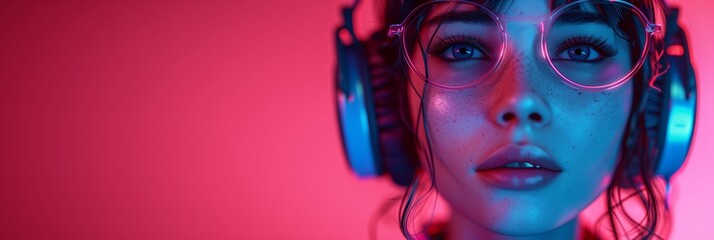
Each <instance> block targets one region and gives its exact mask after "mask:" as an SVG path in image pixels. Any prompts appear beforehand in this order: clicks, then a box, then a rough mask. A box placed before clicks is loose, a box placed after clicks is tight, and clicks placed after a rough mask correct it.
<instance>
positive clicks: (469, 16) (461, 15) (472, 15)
mask: <svg viewBox="0 0 714 240" xmlns="http://www.w3.org/2000/svg"><path fill="white" fill-rule="evenodd" d="M453 22H465V23H475V24H483V25H488V26H494V25H495V22H494V19H493V17H491V16H490V15H488V14H487V13H485V12H484V11H479V10H475V11H461V12H450V13H445V14H440V15H437V16H435V17H432V18H431V19H429V20H428V21H427V22H426V23H425V24H424V25H425V26H429V25H434V24H436V25H438V24H445V23H453Z"/></svg>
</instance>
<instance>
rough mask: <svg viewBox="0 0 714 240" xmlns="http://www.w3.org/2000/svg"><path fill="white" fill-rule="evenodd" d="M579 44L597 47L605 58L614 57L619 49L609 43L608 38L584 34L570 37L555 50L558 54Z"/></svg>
mask: <svg viewBox="0 0 714 240" xmlns="http://www.w3.org/2000/svg"><path fill="white" fill-rule="evenodd" d="M578 45H586V46H591V47H593V48H595V50H596V51H598V53H600V54H601V55H602V57H603V58H606V57H613V56H615V55H617V49H615V48H614V47H612V45H610V44H609V43H607V41H606V40H604V39H603V38H601V37H584V36H578V37H570V38H568V39H566V40H565V41H563V42H562V43H560V45H558V48H557V50H556V51H555V54H556V55H558V54H560V53H561V52H563V51H565V50H566V49H568V48H571V47H574V46H578Z"/></svg>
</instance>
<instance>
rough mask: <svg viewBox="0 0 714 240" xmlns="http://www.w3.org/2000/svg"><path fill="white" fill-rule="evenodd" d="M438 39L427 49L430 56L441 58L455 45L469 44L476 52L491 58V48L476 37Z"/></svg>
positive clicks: (462, 36) (457, 36)
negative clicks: (440, 56)
mask: <svg viewBox="0 0 714 240" xmlns="http://www.w3.org/2000/svg"><path fill="white" fill-rule="evenodd" d="M437 38H438V41H437V42H435V43H433V44H432V46H431V47H429V49H427V53H429V55H435V56H439V55H441V54H443V53H444V51H446V50H447V49H449V48H450V47H451V46H453V45H455V44H469V45H471V46H473V47H474V48H476V50H478V51H481V52H482V53H483V54H484V56H486V57H487V58H491V54H489V53H490V51H489V50H488V49H489V47H488V46H485V45H484V44H482V41H481V40H480V39H478V38H476V37H472V36H467V35H455V36H449V37H446V38H440V37H437Z"/></svg>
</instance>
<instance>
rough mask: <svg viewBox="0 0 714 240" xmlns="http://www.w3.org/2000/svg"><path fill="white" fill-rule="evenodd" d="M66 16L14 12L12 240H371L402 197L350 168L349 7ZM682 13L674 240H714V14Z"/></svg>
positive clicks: (13, 5) (5, 123)
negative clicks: (684, 70)
mask: <svg viewBox="0 0 714 240" xmlns="http://www.w3.org/2000/svg"><path fill="white" fill-rule="evenodd" d="M61 2H63V3H59V2H56V1H44V2H43V1H14V0H9V1H2V2H0V239H239V238H240V239H292V238H309V239H365V238H366V237H367V227H368V222H369V218H370V217H371V215H372V214H373V212H374V211H375V209H376V208H377V206H378V205H379V204H380V203H381V202H382V201H383V200H384V199H385V198H388V197H391V196H393V195H394V194H397V193H399V189H396V188H394V187H391V186H390V185H389V184H388V182H387V181H385V179H378V180H359V179H357V178H355V177H353V176H352V175H351V173H350V172H349V171H348V169H347V167H346V165H345V163H344V159H343V156H342V153H341V149H340V145H339V139H338V132H337V122H336V120H335V112H334V103H333V100H334V99H333V96H332V86H333V85H332V76H333V68H334V63H335V58H334V52H333V42H332V39H333V38H332V31H333V29H334V27H335V26H336V25H337V24H338V23H339V22H340V20H339V18H338V17H339V15H338V9H339V8H338V7H339V6H341V5H343V4H346V3H348V2H349V1H346V0H341V1H327V0H320V1H311V2H309V3H307V2H302V1H287V0H284V1H278V2H275V1H228V0H226V1H218V0H210V1H152V0H150V1H115V2H113V3H111V2H104V1H61ZM672 2H676V3H678V4H679V5H681V6H683V10H682V12H683V14H684V19H683V21H684V22H685V24H686V26H687V29H689V32H690V35H691V36H692V40H691V43H692V46H693V49H694V52H693V56H694V58H695V61H696V68H697V70H698V72H697V73H698V77H699V80H700V81H699V86H700V94H699V96H700V97H701V102H700V105H699V110H700V111H699V116H698V118H699V125H698V128H697V131H698V132H697V135H696V145H695V146H694V149H693V151H692V156H691V158H690V161H689V163H688V165H687V166H686V168H685V170H684V171H683V172H682V173H681V174H680V175H679V176H678V177H677V178H676V180H675V185H674V186H675V189H676V192H675V197H674V207H673V208H674V211H675V215H674V219H675V225H674V233H673V236H672V238H673V239H701V238H704V237H705V236H708V238H712V236H714V232H712V231H711V229H710V228H711V227H712V225H714V207H712V206H711V203H712V202H714V188H713V187H711V186H710V184H711V183H712V182H713V181H714V175H713V174H711V171H712V170H714V161H710V159H711V158H712V157H714V149H713V148H711V147H707V146H708V145H709V144H710V143H711V142H712V140H713V139H712V137H714V136H713V135H712V133H714V129H713V126H712V125H710V124H707V123H708V122H711V121H712V120H714V116H713V115H712V114H714V108H712V104H714V98H713V97H712V95H711V94H707V93H710V92H712V90H714V85H713V84H712V83H711V81H709V80H710V79H712V78H713V77H714V69H712V68H711V64H710V62H712V61H714V45H712V44H710V41H711V39H714V34H713V33H712V31H710V29H711V27H710V25H711V23H712V22H714V15H713V14H711V11H712V10H713V9H714V3H712V2H711V1H708V0H699V1H684V0H678V1H672ZM361 12H362V13H361V14H362V16H361V17H360V18H361V19H367V20H363V21H364V22H367V23H368V24H366V25H364V26H362V27H360V29H361V30H364V29H368V28H369V26H370V24H372V25H373V23H374V20H369V19H370V16H371V13H372V11H371V10H364V9H363V11H361ZM388 219H391V217H388ZM383 234H384V235H385V236H394V235H393V234H394V232H393V231H391V232H390V231H383Z"/></svg>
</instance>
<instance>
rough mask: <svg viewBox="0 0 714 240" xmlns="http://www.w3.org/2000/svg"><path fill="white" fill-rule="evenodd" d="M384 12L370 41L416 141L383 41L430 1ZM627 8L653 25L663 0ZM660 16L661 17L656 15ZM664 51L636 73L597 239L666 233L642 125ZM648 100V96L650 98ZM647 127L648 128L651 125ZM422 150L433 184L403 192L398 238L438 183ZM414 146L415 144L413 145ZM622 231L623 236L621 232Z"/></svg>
mask: <svg viewBox="0 0 714 240" xmlns="http://www.w3.org/2000/svg"><path fill="white" fill-rule="evenodd" d="M382 1H384V2H383V6H384V8H383V9H382V11H383V12H382V13H381V16H383V19H382V21H383V25H382V28H381V29H380V30H379V31H378V32H376V33H375V34H374V35H373V36H372V38H371V39H370V41H371V42H373V43H374V45H377V46H379V47H378V49H377V50H376V52H377V53H378V54H379V55H380V56H381V58H382V60H383V61H384V62H385V63H387V66H389V67H390V68H393V71H392V72H393V73H394V75H395V76H394V78H393V79H394V81H397V82H398V84H399V86H400V91H399V96H398V97H399V101H400V104H399V105H400V108H401V109H400V110H401V111H402V120H403V121H405V123H406V125H407V126H408V127H409V128H411V129H412V130H413V131H414V132H415V133H414V134H413V136H419V134H418V131H419V128H418V126H419V122H417V124H416V125H414V124H412V123H411V121H410V120H409V117H406V116H409V114H410V113H409V112H408V110H409V107H408V104H407V103H408V99H407V96H408V94H407V93H408V92H407V91H410V90H413V89H411V88H414V86H413V85H412V84H411V81H410V80H409V79H407V77H406V76H407V75H406V71H408V70H407V69H408V67H406V66H405V64H404V62H402V60H401V59H402V58H401V57H399V56H400V54H401V47H400V46H399V43H398V41H393V40H391V39H389V38H388V37H387V36H386V29H387V28H388V26H389V25H391V24H396V23H401V22H402V21H403V20H404V19H405V18H406V16H407V15H408V14H409V13H410V12H411V11H412V10H413V9H414V8H416V7H417V6H419V5H421V4H423V3H425V2H428V1H425V0H401V1H400V0H382ZM474 2H478V3H480V4H482V5H484V6H487V7H489V8H490V9H495V10H498V9H502V8H504V7H505V5H506V4H508V3H510V1H499V0H479V1H474ZM569 2H572V0H551V4H550V5H551V6H552V7H553V8H555V7H557V6H561V5H563V4H566V3H569ZM630 3H632V4H633V5H635V6H636V7H638V8H639V9H640V10H642V11H643V12H644V13H645V15H646V16H647V17H648V18H649V19H650V20H651V21H653V20H660V19H661V18H662V17H663V16H661V12H662V11H663V9H664V3H663V2H662V0H631V1H630ZM658 14H659V15H658ZM615 22H616V21H615ZM662 48H663V39H661V38H656V39H655V41H654V44H652V49H650V53H649V55H648V61H646V62H645V65H644V66H643V68H642V69H641V70H640V71H638V72H637V74H636V75H635V77H634V79H639V81H634V82H635V83H634V87H633V91H634V93H633V99H632V101H633V103H632V111H631V112H630V115H629V118H628V119H629V120H628V123H627V125H626V127H625V134H624V135H623V138H622V141H621V146H620V149H621V151H620V156H619V161H618V163H617V165H616V167H615V170H614V173H613V176H612V177H613V178H612V181H611V182H610V185H609V186H608V188H607V194H606V199H607V213H605V214H603V215H602V216H601V217H600V218H599V220H598V221H597V226H598V229H596V230H595V232H596V234H598V235H599V234H600V231H599V230H600V228H601V227H604V228H605V229H606V230H609V231H610V232H611V233H612V235H613V236H614V238H615V239H618V235H620V234H622V233H624V234H625V235H626V236H627V237H628V238H630V237H633V238H636V239H652V238H665V237H666V236H667V235H668V234H669V226H670V216H669V212H668V209H667V206H666V202H665V199H664V194H663V193H662V191H661V186H658V185H657V183H656V180H657V178H656V176H655V175H654V171H653V169H654V167H655V166H654V164H655V163H654V157H655V151H654V147H653V142H652V138H653V137H654V136H652V134H651V133H650V132H651V131H648V128H652V126H647V125H646V122H645V114H644V111H645V105H646V104H645V103H646V102H647V99H648V97H649V98H657V97H658V96H657V95H656V94H653V93H652V92H653V91H651V90H649V89H650V84H651V83H655V85H656V84H657V81H654V80H656V78H657V77H659V76H660V75H661V73H662V71H661V69H662V66H661V65H659V64H658V62H659V59H660V57H661V53H662ZM648 95H649V96H648ZM421 108H422V104H420V106H419V112H418V113H415V114H417V116H418V117H417V119H418V120H417V121H419V119H421V112H422V111H421ZM649 125H651V124H649ZM426 141H427V146H426V149H422V147H421V146H419V144H416V145H417V149H418V150H419V152H420V153H423V154H424V155H426V158H427V164H428V165H429V166H428V168H426V169H427V170H429V171H430V173H429V174H431V176H432V178H431V182H430V184H429V186H421V184H420V175H421V174H425V173H424V169H423V168H421V169H420V170H418V171H419V173H418V174H417V176H416V177H415V179H414V180H413V181H412V183H411V184H410V185H409V186H408V187H407V188H406V189H405V193H404V196H403V198H402V201H401V204H400V210H399V212H400V213H399V222H400V229H401V230H402V234H403V235H404V236H405V237H406V238H409V239H411V236H412V233H411V232H410V230H409V229H408V226H409V225H410V224H411V221H412V220H413V217H414V215H413V214H414V210H415V209H416V208H418V207H419V205H420V203H423V201H422V200H423V199H424V198H425V197H428V196H429V195H431V194H433V193H434V191H435V190H437V185H436V180H435V179H436V178H435V177H433V176H434V175H435V172H434V170H433V169H434V167H433V165H434V163H433V157H432V153H431V146H430V144H429V139H428V137H427V139H426ZM415 142H417V141H416V140H415ZM630 199H634V200H637V201H638V202H637V203H639V205H640V206H641V207H642V208H643V209H644V217H643V219H641V220H640V219H637V218H636V217H634V216H633V215H632V214H631V213H630V212H628V211H627V209H626V208H625V205H624V203H625V201H627V200H630ZM623 223H624V224H629V225H630V226H631V228H630V229H627V227H625V225H624V224H623ZM621 231H624V232H621Z"/></svg>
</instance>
